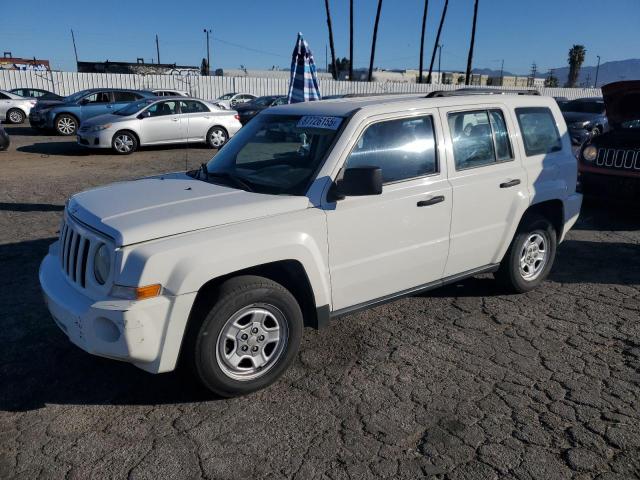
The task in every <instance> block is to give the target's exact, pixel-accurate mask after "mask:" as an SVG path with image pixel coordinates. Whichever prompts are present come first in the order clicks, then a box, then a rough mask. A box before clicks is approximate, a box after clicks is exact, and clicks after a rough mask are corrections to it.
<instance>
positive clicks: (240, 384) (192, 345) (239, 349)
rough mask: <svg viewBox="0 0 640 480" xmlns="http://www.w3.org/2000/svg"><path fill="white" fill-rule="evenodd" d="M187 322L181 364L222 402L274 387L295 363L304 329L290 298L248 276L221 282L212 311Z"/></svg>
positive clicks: (284, 291) (278, 288)
mask: <svg viewBox="0 0 640 480" xmlns="http://www.w3.org/2000/svg"><path fill="white" fill-rule="evenodd" d="M191 322H195V323H193V324H191V325H190V327H189V334H188V335H187V339H186V342H187V343H186V349H185V352H184V354H185V355H186V358H185V359H184V360H186V361H187V362H188V363H189V364H190V365H191V369H192V372H193V374H194V375H195V377H196V378H197V380H198V381H199V382H200V383H201V384H202V385H203V386H204V387H206V388H207V389H209V390H210V391H211V392H213V393H215V394H217V395H219V396H221V397H234V396H238V395H245V394H247V393H250V392H253V391H256V390H260V389H262V388H265V387H267V386H268V385H270V384H272V383H273V382H275V381H276V379H278V377H280V375H281V374H282V373H283V372H284V371H285V370H286V369H287V367H288V366H289V365H290V364H291V362H292V361H293V360H294V358H295V356H296V354H297V352H298V348H299V347H300V340H301V338H302V331H303V328H304V324H303V320H302V312H301V310H300V306H299V305H298V302H297V301H296V299H295V298H294V297H293V295H292V294H291V293H290V292H289V291H288V290H287V289H286V288H284V287H283V286H282V285H280V284H278V283H276V282H274V281H272V280H269V279H267V278H263V277H258V276H252V275H245V276H240V277H236V278H232V279H230V280H227V281H226V282H224V283H223V284H222V285H221V286H220V288H219V289H218V291H217V296H216V301H215V303H214V304H213V306H212V307H211V308H210V309H208V311H205V312H201V313H199V314H198V313H196V314H195V316H194V317H193V318H192V319H191ZM276 338H277V339H276ZM270 339H272V340H270Z"/></svg>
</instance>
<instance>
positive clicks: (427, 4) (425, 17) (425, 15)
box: [418, 0, 429, 83]
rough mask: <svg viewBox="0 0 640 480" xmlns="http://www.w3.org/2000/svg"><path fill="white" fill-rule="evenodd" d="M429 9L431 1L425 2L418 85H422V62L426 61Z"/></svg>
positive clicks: (426, 0)
mask: <svg viewBox="0 0 640 480" xmlns="http://www.w3.org/2000/svg"><path fill="white" fill-rule="evenodd" d="M428 9H429V0H424V13H423V14H422V34H421V35H420V73H419V74H418V83H422V61H423V60H424V30H425V27H426V26H427V10H428Z"/></svg>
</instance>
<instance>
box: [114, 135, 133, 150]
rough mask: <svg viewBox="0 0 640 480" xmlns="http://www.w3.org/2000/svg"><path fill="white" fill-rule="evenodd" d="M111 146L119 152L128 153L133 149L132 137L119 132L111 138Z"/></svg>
mask: <svg viewBox="0 0 640 480" xmlns="http://www.w3.org/2000/svg"><path fill="white" fill-rule="evenodd" d="M113 147H114V148H115V149H116V150H117V151H118V152H120V153H129V152H131V151H132V150H133V138H131V135H127V134H126V133H120V134H118V135H116V138H114V139H113Z"/></svg>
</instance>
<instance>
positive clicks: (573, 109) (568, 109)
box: [560, 97, 609, 145]
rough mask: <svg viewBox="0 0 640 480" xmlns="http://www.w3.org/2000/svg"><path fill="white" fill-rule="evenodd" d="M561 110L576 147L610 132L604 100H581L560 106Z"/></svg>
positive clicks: (596, 98) (597, 98)
mask: <svg viewBox="0 0 640 480" xmlns="http://www.w3.org/2000/svg"><path fill="white" fill-rule="evenodd" d="M560 110H562V116H563V117H564V120H565V122H567V127H568V129H569V136H570V137H571V142H572V143H574V144H575V145H582V144H583V143H584V142H586V141H587V140H589V139H591V138H593V137H595V136H596V135H600V134H601V133H604V132H607V131H608V130H609V121H608V120H607V112H606V110H605V107H604V100H603V99H602V98H599V97H595V98H579V99H577V100H572V101H570V102H568V103H566V104H564V105H562V106H560Z"/></svg>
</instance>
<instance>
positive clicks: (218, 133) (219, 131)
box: [207, 127, 229, 148]
mask: <svg viewBox="0 0 640 480" xmlns="http://www.w3.org/2000/svg"><path fill="white" fill-rule="evenodd" d="M228 140H229V135H228V134H227V132H226V131H225V129H224V128H221V127H211V128H210V129H209V132H207V144H208V145H209V147H211V148H222V146H223V145H224V144H225V143H227V141H228Z"/></svg>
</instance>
